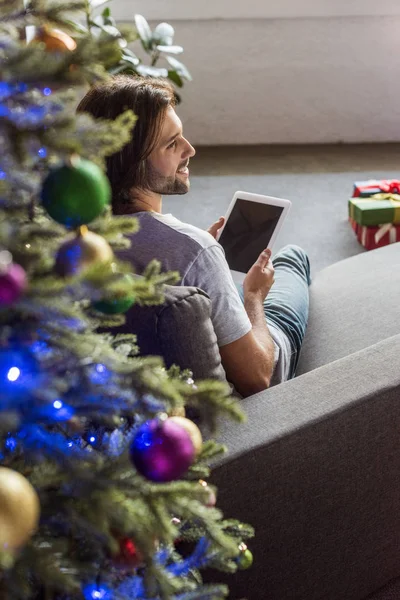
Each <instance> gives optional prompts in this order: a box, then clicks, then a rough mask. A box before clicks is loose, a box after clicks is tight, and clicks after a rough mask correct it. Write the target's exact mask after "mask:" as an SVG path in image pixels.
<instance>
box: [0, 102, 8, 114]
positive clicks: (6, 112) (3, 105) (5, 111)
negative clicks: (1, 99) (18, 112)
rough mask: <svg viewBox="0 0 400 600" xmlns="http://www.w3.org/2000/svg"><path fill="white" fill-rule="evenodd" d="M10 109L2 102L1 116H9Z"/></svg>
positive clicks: (0, 107)
mask: <svg viewBox="0 0 400 600" xmlns="http://www.w3.org/2000/svg"><path fill="white" fill-rule="evenodd" d="M9 114H10V109H9V108H8V106H6V105H5V104H0V117H8V116H9Z"/></svg>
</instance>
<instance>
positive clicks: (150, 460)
mask: <svg viewBox="0 0 400 600" xmlns="http://www.w3.org/2000/svg"><path fill="white" fill-rule="evenodd" d="M130 450H131V459H132V462H133V464H134V465H135V467H136V469H137V470H138V471H139V473H141V475H143V476H144V477H146V478H147V479H150V480H151V481H159V482H164V481H173V480H174V479H179V478H180V477H182V475H184V474H185V473H186V471H187V470H188V468H189V467H190V465H191V464H192V462H193V460H194V457H195V449H194V446H193V442H192V440H191V438H190V435H189V434H188V433H187V431H186V430H185V429H183V427H181V426H180V425H177V424H176V423H174V422H173V421H171V420H170V419H166V420H165V421H160V420H159V419H152V420H151V421H147V422H146V423H144V424H143V425H142V426H141V427H140V428H139V429H138V431H137V433H136V435H135V437H134V438H133V441H132V444H131V449H130Z"/></svg>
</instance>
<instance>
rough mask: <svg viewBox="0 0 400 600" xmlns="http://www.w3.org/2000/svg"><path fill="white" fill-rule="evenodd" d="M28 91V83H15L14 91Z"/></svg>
mask: <svg viewBox="0 0 400 600" xmlns="http://www.w3.org/2000/svg"><path fill="white" fill-rule="evenodd" d="M26 91H28V84H27V83H22V82H21V83H16V84H15V85H14V92H17V93H18V94H24V93H25V92H26Z"/></svg>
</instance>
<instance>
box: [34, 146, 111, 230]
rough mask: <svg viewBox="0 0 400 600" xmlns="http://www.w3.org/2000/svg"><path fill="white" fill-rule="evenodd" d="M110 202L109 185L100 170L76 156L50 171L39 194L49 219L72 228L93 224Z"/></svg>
mask: <svg viewBox="0 0 400 600" xmlns="http://www.w3.org/2000/svg"><path fill="white" fill-rule="evenodd" d="M110 198H111V188H110V183H109V181H108V179H107V177H106V176H105V175H104V173H103V171H102V170H101V169H100V167H98V166H97V165H95V164H94V163H92V162H91V161H89V160H85V159H83V158H80V157H78V156H76V157H75V156H74V157H72V158H71V160H70V163H69V164H65V165H63V166H61V167H57V168H56V169H52V170H51V171H50V173H49V174H48V176H47V177H46V179H45V180H44V182H43V186H42V191H41V199H42V204H43V206H44V208H45V209H46V210H47V212H48V213H49V215H50V216H51V217H52V219H54V220H55V221H57V223H61V224H62V225H65V226H66V227H71V228H73V227H79V226H80V225H86V224H87V223H90V222H91V221H93V219H95V218H96V217H98V216H99V215H100V214H101V213H102V212H103V210H104V207H105V206H106V205H107V204H109V202H110Z"/></svg>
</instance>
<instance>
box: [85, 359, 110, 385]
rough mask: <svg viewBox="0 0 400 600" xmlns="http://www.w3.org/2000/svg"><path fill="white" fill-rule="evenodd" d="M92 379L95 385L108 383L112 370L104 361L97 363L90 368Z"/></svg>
mask: <svg viewBox="0 0 400 600" xmlns="http://www.w3.org/2000/svg"><path fill="white" fill-rule="evenodd" d="M89 376H90V381H91V382H92V383H94V384H95V385H104V384H106V383H107V382H108V381H109V379H110V376H111V373H110V371H109V370H108V369H107V367H106V366H105V365H103V364H102V363H97V364H96V365H93V366H92V367H90V369H89Z"/></svg>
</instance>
